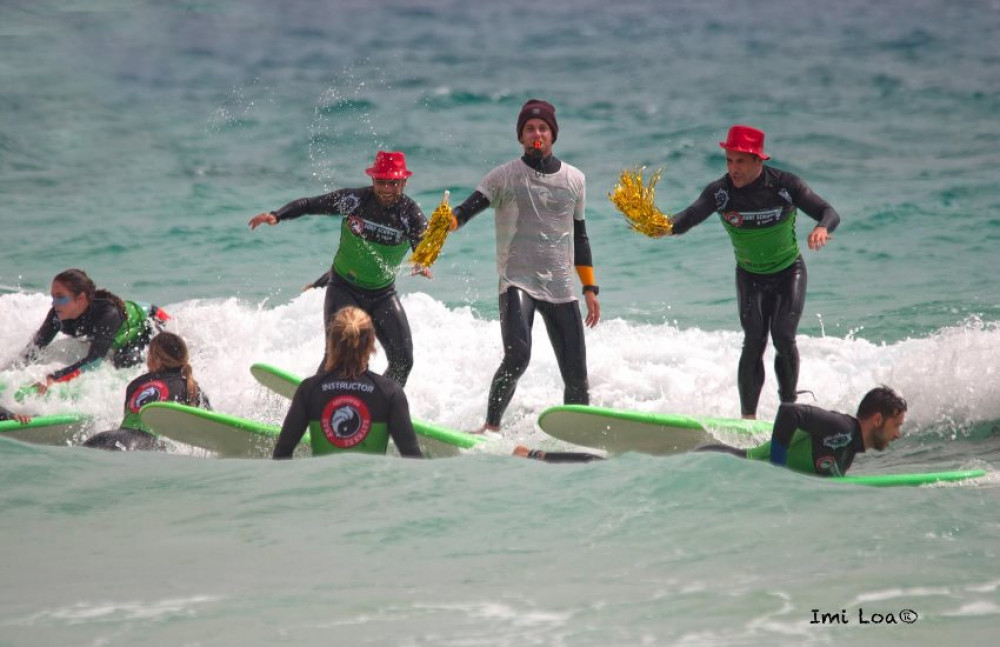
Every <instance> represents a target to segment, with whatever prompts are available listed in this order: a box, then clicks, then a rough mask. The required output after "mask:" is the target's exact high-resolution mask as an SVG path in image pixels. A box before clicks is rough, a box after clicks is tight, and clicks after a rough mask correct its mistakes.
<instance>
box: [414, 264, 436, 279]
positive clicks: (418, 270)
mask: <svg viewBox="0 0 1000 647" xmlns="http://www.w3.org/2000/svg"><path fill="white" fill-rule="evenodd" d="M417 274H419V275H420V276H426V277H427V278H429V279H433V278H434V274H432V273H431V268H429V267H424V266H423V265H414V266H413V271H411V272H410V276H416V275H417Z"/></svg>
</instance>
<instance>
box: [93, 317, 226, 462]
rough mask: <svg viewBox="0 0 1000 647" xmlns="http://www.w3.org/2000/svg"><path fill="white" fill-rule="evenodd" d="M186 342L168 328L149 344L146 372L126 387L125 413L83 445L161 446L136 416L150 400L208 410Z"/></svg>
mask: <svg viewBox="0 0 1000 647" xmlns="http://www.w3.org/2000/svg"><path fill="white" fill-rule="evenodd" d="M189 357H190V354H189V353H188V347H187V344H186V343H184V340H183V339H182V338H181V337H180V336H179V335H175V334H174V333H171V332H161V333H160V334H159V335H157V336H156V337H153V340H152V341H151V342H150V344H149V355H148V356H147V357H146V367H147V368H148V369H149V372H148V373H145V374H143V375H140V376H139V377H137V378H135V379H134V380H132V382H130V383H129V385H128V386H127V387H126V388H125V417H124V419H123V420H122V423H121V426H120V428H118V429H115V430H112V431H102V432H100V433H98V434H94V435H93V436H91V437H90V438H88V439H87V441H86V442H85V443H83V445H84V447H92V448H96V449H109V450H116V449H118V450H122V451H126V450H128V451H132V450H142V449H160V448H161V447H162V446H161V444H160V442H159V440H158V439H157V436H156V434H154V433H152V432H151V431H150V429H149V427H147V426H146V425H144V424H143V423H142V420H141V419H140V418H139V411H140V410H141V409H142V407H143V406H145V405H147V404H149V403H151V402H179V403H181V404H186V405H188V406H191V407H200V408H202V409H208V410H210V411H211V409H212V405H211V404H210V403H209V401H208V396H207V395H205V393H204V391H202V390H201V386H199V385H198V382H197V381H195V379H194V370H193V369H192V368H191V362H190V359H189Z"/></svg>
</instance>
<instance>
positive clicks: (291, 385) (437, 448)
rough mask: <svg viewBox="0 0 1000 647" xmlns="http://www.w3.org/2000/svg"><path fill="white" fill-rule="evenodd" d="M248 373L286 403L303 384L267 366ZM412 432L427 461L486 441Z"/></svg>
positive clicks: (432, 430) (430, 427) (433, 429)
mask: <svg viewBox="0 0 1000 647" xmlns="http://www.w3.org/2000/svg"><path fill="white" fill-rule="evenodd" d="M250 373H251V375H253V377H254V379H255V380H257V382H259V383H260V384H261V386H264V387H266V388H267V389H270V390H271V391H273V392H275V393H277V394H278V395H281V396H284V397H286V398H288V399H291V398H292V397H293V396H294V395H295V390H296V389H297V388H299V384H301V383H302V378H301V377H300V376H298V375H295V374H294V373H290V372H288V371H285V370H283V369H280V368H277V367H275V366H271V365H270V364H261V363H257V364H254V365H253V366H251V367H250ZM413 429H414V431H416V432H417V442H418V443H419V444H420V451H421V452H423V454H424V455H425V456H428V457H429V458H447V457H451V456H458V455H459V454H461V450H464V449H471V448H473V447H475V446H476V445H478V444H479V443H481V442H484V441H485V440H486V439H485V438H483V437H482V436H477V435H475V434H470V433H466V432H464V431H458V430H455V429H449V428H447V427H443V426H441V425H435V424H432V423H429V422H424V421H422V420H413Z"/></svg>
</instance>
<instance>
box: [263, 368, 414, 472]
mask: <svg viewBox="0 0 1000 647" xmlns="http://www.w3.org/2000/svg"><path fill="white" fill-rule="evenodd" d="M307 428H308V429H309V435H310V439H311V443H312V449H313V455H314V456H318V455H322V454H330V453H334V452H343V451H357V452H366V453H377V454H384V453H385V451H386V448H387V446H388V441H389V438H390V437H391V438H392V441H393V442H394V443H395V444H396V449H398V450H399V453H400V454H401V455H403V456H410V457H415V458H420V457H421V453H420V446H419V445H418V444H417V436H416V432H414V430H413V422H412V421H411V420H410V407H409V404H408V403H407V400H406V394H405V393H403V387H401V386H400V385H399V384H398V383H397V382H395V381H394V380H391V379H388V378H387V377H385V376H382V375H377V374H375V373H372V372H371V371H365V372H364V373H362V374H361V376H360V377H358V378H357V379H354V380H352V379H347V378H342V377H339V376H338V375H337V374H336V372H329V373H321V374H319V375H313V376H312V377H308V378H306V379H305V380H303V381H302V384H300V385H299V388H298V389H296V391H295V396H294V397H293V398H292V404H291V406H290V407H289V409H288V414H287V415H286V416H285V421H284V423H283V424H282V425H281V433H280V434H279V436H278V441H277V443H276V444H275V446H274V458H291V456H292V453H293V452H294V451H295V447H296V445H298V444H299V441H300V440H301V439H302V436H303V435H304V434H305V432H306V429H307Z"/></svg>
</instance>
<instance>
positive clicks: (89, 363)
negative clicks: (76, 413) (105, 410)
mask: <svg viewBox="0 0 1000 647" xmlns="http://www.w3.org/2000/svg"><path fill="white" fill-rule="evenodd" d="M126 307H130V308H133V309H137V308H140V309H144V310H145V312H144V313H140V314H138V315H136V316H135V317H134V318H135V319H136V321H134V322H133V324H134V325H135V326H137V329H136V330H135V332H134V333H133V334H131V335H125V337H127V338H128V340H127V341H126V342H125V343H123V344H122V345H121V346H119V347H115V338H116V337H117V336H119V333H120V331H121V328H122V324H124V323H125V322H126V314H125V313H124V312H122V310H121V309H120V308H119V307H118V305H117V304H116V303H115V302H114V301H111V300H109V299H94V300H93V301H91V303H90V305H89V306H88V307H87V309H86V310H85V311H84V312H83V314H82V315H80V316H79V317H77V318H76V319H65V320H61V319H59V317H58V316H57V315H56V311H55V309H54V308H53V309H50V310H49V313H48V315H46V317H45V321H44V322H43V323H42V326H41V328H39V329H38V332H36V333H35V336H34V338H33V339H32V341H31V344H30V345H29V346H28V348H26V349H25V350H24V351H23V352H22V353H21V359H22V361H31V360H32V359H34V358H35V357H36V356H37V354H38V351H39V349H41V348H44V347H46V346H48V345H49V344H50V343H51V342H52V340H53V339H55V337H56V335H57V334H58V333H60V332H61V333H63V334H66V335H69V336H70V337H84V338H86V339H88V340H89V341H90V348H89V350H88V351H87V355H86V357H84V358H83V359H81V360H80V361H78V362H75V363H73V364H70V365H69V366H67V367H66V368H62V369H59V370H58V371H54V372H52V373H50V374H49V375H48V377H51V378H52V379H53V381H55V382H65V381H68V380H71V379H73V378H75V377H77V376H78V375H79V374H80V373H81V372H82V371H86V370H89V369H92V368H96V367H97V366H99V365H100V363H101V361H102V360H103V359H104V358H105V357H106V356H107V355H108V353H109V352H111V351H113V353H112V355H111V361H112V363H113V364H114V367H115V368H126V367H129V366H135V365H136V364H138V363H139V362H141V361H142V353H143V351H144V350H145V349H146V347H147V346H148V345H149V340H150V339H151V338H152V336H153V335H154V334H155V333H156V332H157V331H155V330H154V329H153V325H152V323H151V322H150V321H149V320H148V319H147V318H146V315H147V314H148V315H149V316H151V317H154V318H157V319H159V318H162V319H166V318H167V316H166V314H165V313H163V312H162V311H161V310H160V309H159V308H157V307H156V306H148V308H144V307H143V306H140V305H138V304H135V303H130V302H126Z"/></svg>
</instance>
